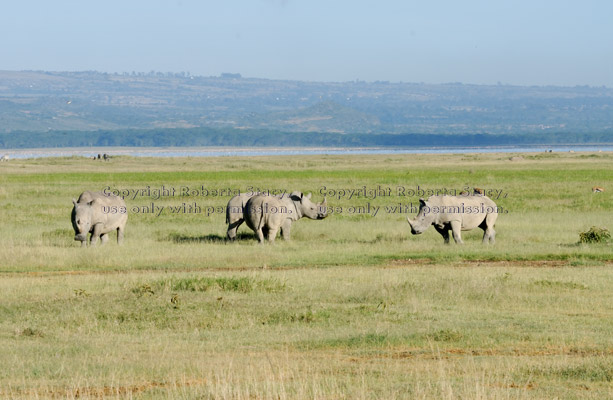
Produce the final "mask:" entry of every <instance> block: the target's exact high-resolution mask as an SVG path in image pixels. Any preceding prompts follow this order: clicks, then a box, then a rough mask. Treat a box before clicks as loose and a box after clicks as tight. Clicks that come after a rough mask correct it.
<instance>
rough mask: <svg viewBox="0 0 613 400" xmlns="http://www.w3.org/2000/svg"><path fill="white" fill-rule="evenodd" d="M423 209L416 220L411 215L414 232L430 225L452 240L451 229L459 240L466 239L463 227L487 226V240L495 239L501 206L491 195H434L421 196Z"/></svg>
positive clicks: (492, 240) (410, 223)
mask: <svg viewBox="0 0 613 400" xmlns="http://www.w3.org/2000/svg"><path fill="white" fill-rule="evenodd" d="M419 203H420V206H419V212H418V213H417V217H415V219H414V220H411V219H410V218H409V217H407V221H408V222H409V225H410V226H411V233H412V234H414V235H419V234H420V233H423V232H424V231H425V230H426V229H428V228H429V227H430V225H434V228H435V229H436V230H437V231H438V233H440V234H441V235H442V236H443V239H445V243H449V231H450V230H451V232H452V234H453V240H455V242H456V243H459V244H461V243H463V242H462V235H461V233H460V232H461V231H469V230H471V229H474V228H476V227H479V228H481V229H483V231H484V232H483V243H488V241H489V242H490V243H494V242H495V237H496V231H494V224H495V223H496V218H498V207H497V206H496V203H494V202H493V201H492V200H491V199H490V198H489V197H486V196H481V195H472V196H431V197H429V198H428V200H427V201H426V200H424V199H419Z"/></svg>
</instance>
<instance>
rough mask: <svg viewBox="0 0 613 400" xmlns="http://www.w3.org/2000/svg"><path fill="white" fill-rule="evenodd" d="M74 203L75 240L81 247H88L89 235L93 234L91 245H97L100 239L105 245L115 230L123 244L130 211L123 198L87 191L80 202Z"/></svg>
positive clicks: (72, 216) (118, 241) (118, 240)
mask: <svg viewBox="0 0 613 400" xmlns="http://www.w3.org/2000/svg"><path fill="white" fill-rule="evenodd" d="M72 203H73V204H74V207H73V209H72V214H71V219H72V227H73V228H74V232H75V236H74V240H78V241H80V242H81V247H86V246H87V234H88V233H91V238H90V244H91V245H96V243H97V242H98V238H100V241H101V242H102V243H103V244H104V243H106V242H107V241H108V239H109V232H112V231H114V230H117V243H118V244H121V243H122V242H123V234H124V231H125V229H126V222H127V221H128V209H127V207H126V203H125V202H124V201H123V199H122V198H121V197H117V196H115V195H106V194H104V193H100V192H90V191H86V192H83V193H81V195H80V196H79V200H75V199H72Z"/></svg>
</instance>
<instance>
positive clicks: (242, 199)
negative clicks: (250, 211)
mask: <svg viewBox="0 0 613 400" xmlns="http://www.w3.org/2000/svg"><path fill="white" fill-rule="evenodd" d="M253 196H255V193H251V192H250V193H241V194H238V195H236V196H234V197H232V198H231V199H230V200H229V201H228V206H227V207H226V224H228V232H227V233H226V237H227V238H228V239H229V240H235V239H236V231H237V230H238V227H239V226H241V224H242V223H243V222H245V218H244V213H243V210H244V209H245V206H246V205H247V202H248V201H249V199H250V198H252V197H253Z"/></svg>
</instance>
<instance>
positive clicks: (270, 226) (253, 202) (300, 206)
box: [244, 192, 327, 243]
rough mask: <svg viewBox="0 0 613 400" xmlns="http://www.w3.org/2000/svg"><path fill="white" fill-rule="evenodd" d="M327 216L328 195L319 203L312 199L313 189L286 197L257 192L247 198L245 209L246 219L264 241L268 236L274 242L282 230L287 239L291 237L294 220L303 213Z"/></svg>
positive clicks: (305, 214)
mask: <svg viewBox="0 0 613 400" xmlns="http://www.w3.org/2000/svg"><path fill="white" fill-rule="evenodd" d="M326 216H327V202H326V199H325V198H324V201H323V202H322V203H319V204H315V203H313V202H312V201H311V194H310V193H309V194H307V195H304V194H303V193H302V192H293V193H292V194H290V195H289V196H284V197H282V198H278V197H275V196H265V195H256V196H253V197H251V198H250V199H249V201H247V204H246V205H245V209H244V218H245V222H246V223H247V225H248V226H249V228H251V229H252V230H253V231H254V232H255V234H256V235H257V237H258V240H259V241H260V243H262V242H264V238H265V237H266V238H267V239H268V241H269V242H271V243H272V242H274V241H275V237H276V236H277V232H279V230H281V234H282V236H283V239H284V240H289V238H290V228H291V226H292V222H294V221H297V220H299V219H300V218H302V217H307V218H310V219H324V218H326Z"/></svg>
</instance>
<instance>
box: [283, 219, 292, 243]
mask: <svg viewBox="0 0 613 400" xmlns="http://www.w3.org/2000/svg"><path fill="white" fill-rule="evenodd" d="M291 228H292V220H291V219H289V218H288V219H286V220H285V222H283V225H281V235H283V240H289V239H290V231H291Z"/></svg>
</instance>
